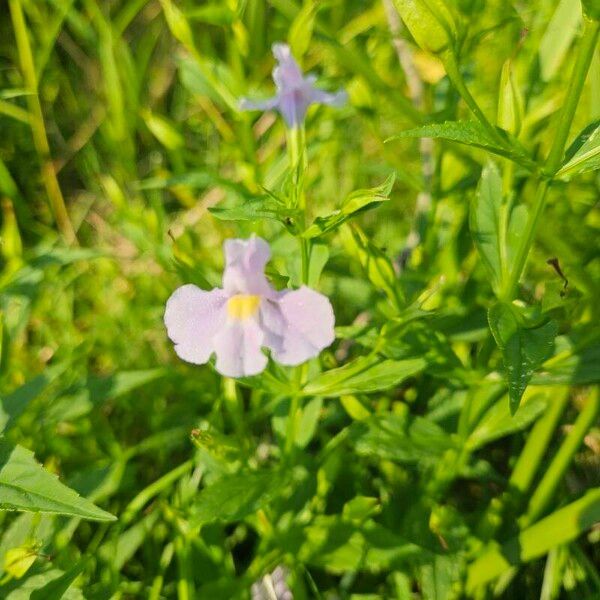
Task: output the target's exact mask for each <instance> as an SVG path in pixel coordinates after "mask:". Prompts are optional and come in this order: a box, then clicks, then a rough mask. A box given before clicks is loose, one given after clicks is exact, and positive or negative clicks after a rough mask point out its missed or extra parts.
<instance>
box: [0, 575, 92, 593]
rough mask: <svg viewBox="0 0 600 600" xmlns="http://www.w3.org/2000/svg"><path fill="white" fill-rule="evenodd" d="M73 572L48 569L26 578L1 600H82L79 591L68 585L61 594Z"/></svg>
mask: <svg viewBox="0 0 600 600" xmlns="http://www.w3.org/2000/svg"><path fill="white" fill-rule="evenodd" d="M73 572H74V570H73V569H72V570H70V571H67V572H66V573H65V572H64V571H61V570H60V569H49V570H48V571H44V572H43V573H36V574H35V575H31V577H27V578H26V579H25V580H24V581H23V582H22V583H21V584H20V585H19V587H18V588H16V589H12V590H11V591H10V592H8V593H7V594H6V595H5V596H2V597H3V600H58V599H59V598H60V600H84V596H83V594H82V592H81V590H80V589H79V588H78V587H76V586H74V585H69V587H67V589H66V590H63V591H62V592H61V588H62V587H64V584H65V581H68V579H69V578H70V577H72V576H73ZM77 575H78V574H77ZM76 577H77V576H75V578H76ZM55 582H56V583H55ZM53 584H55V585H53ZM59 594H61V595H59Z"/></svg>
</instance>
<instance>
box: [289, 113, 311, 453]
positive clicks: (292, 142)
mask: <svg viewBox="0 0 600 600" xmlns="http://www.w3.org/2000/svg"><path fill="white" fill-rule="evenodd" d="M287 146H288V156H289V162H290V169H291V171H292V190H291V194H290V204H291V206H292V207H293V208H297V209H299V210H300V212H301V216H300V220H301V223H300V226H301V227H300V229H301V230H304V228H305V225H306V196H305V194H304V176H305V173H306V167H307V160H306V134H305V129H304V123H301V124H300V125H299V126H297V127H293V128H291V129H288V130H287ZM297 239H298V244H299V246H300V263H301V280H302V283H303V284H304V285H306V284H307V283H308V268H309V259H310V247H309V241H308V240H307V239H306V238H305V237H303V236H302V235H301V234H300V235H298V236H297ZM305 378H306V365H305V364H304V365H300V366H298V367H296V371H295V386H294V390H293V392H292V396H291V399H290V410H289V413H288V419H287V428H286V438H285V448H284V454H285V455H286V456H287V457H288V458H289V457H290V456H291V455H292V454H293V452H294V444H295V437H296V417H297V413H298V411H299V410H300V398H301V393H300V389H301V388H302V385H303V383H304V380H305Z"/></svg>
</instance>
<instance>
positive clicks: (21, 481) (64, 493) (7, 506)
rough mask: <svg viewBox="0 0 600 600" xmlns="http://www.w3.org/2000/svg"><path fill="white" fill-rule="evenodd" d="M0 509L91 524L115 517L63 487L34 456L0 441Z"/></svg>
mask: <svg viewBox="0 0 600 600" xmlns="http://www.w3.org/2000/svg"><path fill="white" fill-rule="evenodd" d="M0 510H24V511H30V512H44V513H55V514H61V515H70V516H73V517H80V518H82V519H90V520H93V521H113V520H115V518H116V517H114V516H113V515H111V514H110V513H107V512H106V511H104V510H102V509H100V508H98V507H97V506H94V504H92V503H91V502H90V501H89V500H86V499H85V498H82V497H81V496H79V494H77V492H75V491H73V490H72V489H70V488H68V487H67V486H66V485H64V484H62V483H61V482H60V481H59V480H58V477H57V476H56V475H53V474H52V473H49V472H48V471H46V470H45V469H44V468H43V467H42V465H40V464H39V463H38V462H36V460H35V458H34V457H33V453H32V452H30V451H29V450H26V449H25V448H22V447H21V446H14V447H13V446H11V445H10V444H8V443H7V442H5V441H3V440H0Z"/></svg>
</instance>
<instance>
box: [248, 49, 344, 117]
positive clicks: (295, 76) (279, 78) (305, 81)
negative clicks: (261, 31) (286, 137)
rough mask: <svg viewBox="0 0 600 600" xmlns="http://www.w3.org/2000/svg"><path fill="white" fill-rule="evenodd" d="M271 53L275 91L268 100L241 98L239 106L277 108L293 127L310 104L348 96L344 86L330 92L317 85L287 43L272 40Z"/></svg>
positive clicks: (337, 102)
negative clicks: (305, 73) (274, 62)
mask: <svg viewBox="0 0 600 600" xmlns="http://www.w3.org/2000/svg"><path fill="white" fill-rule="evenodd" d="M273 55H274V56H275V59H276V60H277V66H276V67H275V68H274V69H273V81H274V82H275V85H276V87H277V94H276V95H275V96H274V97H273V98H269V99H267V100H248V99H246V98H243V99H242V100H241V102H240V108H241V109H242V110H278V111H279V112H280V113H281V116H282V117H283V119H284V120H285V122H286V123H287V125H288V126H289V127H291V128H294V127H297V126H298V125H299V124H301V123H302V122H303V121H304V117H305V116H306V111H307V110H308V107H309V106H310V105H311V104H328V105H330V106H342V105H343V104H344V103H345V102H346V100H347V99H348V95H347V94H346V92H345V91H344V90H339V91H337V92H335V93H330V92H325V91H323V90H320V89H318V88H316V87H315V83H316V81H317V78H316V76H315V75H307V76H306V77H305V76H304V74H303V73H302V71H301V69H300V66H299V65H298V63H297V62H296V60H295V59H294V57H293V56H292V52H291V50H290V47H289V46H288V45H287V44H282V43H277V44H273Z"/></svg>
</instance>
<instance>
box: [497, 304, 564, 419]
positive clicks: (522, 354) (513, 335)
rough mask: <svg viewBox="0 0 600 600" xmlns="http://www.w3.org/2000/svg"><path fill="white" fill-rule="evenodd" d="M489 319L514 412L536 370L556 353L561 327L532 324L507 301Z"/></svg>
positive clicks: (546, 323) (550, 323)
mask: <svg viewBox="0 0 600 600" xmlns="http://www.w3.org/2000/svg"><path fill="white" fill-rule="evenodd" d="M488 321H489V324H490V329H491V331H492V334H493V336H494V339H495V340H496V344H497V346H498V348H500V351H501V352H502V358H503V359H504V368H505V369H506V379H507V383H508V395H509V400H510V410H511V413H512V414H514V413H515V412H516V410H517V409H518V408H519V403H520V401H521V397H522V396H523V392H524V391H525V388H526V387H527V384H528V383H529V380H530V379H531V376H532V375H533V372H534V371H535V370H536V369H537V368H538V367H539V366H540V365H541V364H542V363H543V362H544V361H545V360H546V359H547V358H548V357H549V356H550V355H551V354H552V350H553V345H554V338H555V337H556V334H557V332H558V326H557V324H556V322H555V321H547V322H545V323H543V324H541V325H540V324H530V325H528V323H527V321H526V319H525V318H524V317H523V315H521V314H520V313H519V311H518V309H517V307H516V306H515V305H511V304H506V303H503V302H499V303H498V304H495V305H494V306H492V307H491V308H490V310H489V312H488Z"/></svg>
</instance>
